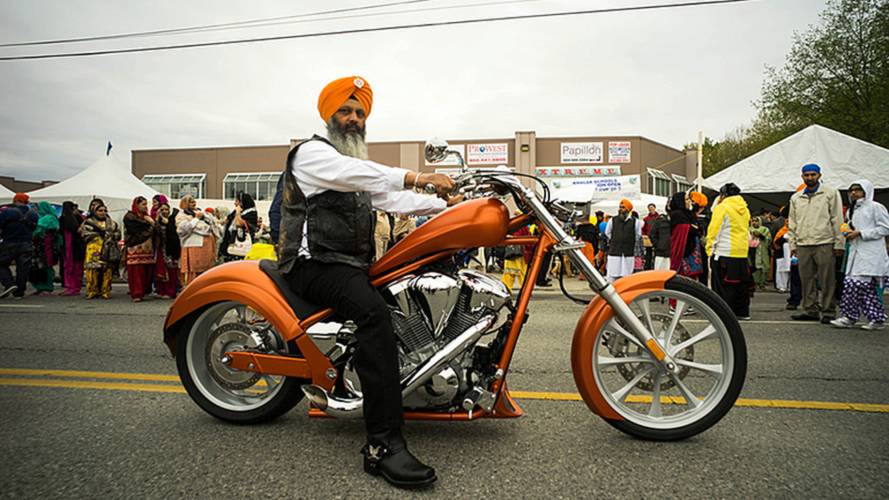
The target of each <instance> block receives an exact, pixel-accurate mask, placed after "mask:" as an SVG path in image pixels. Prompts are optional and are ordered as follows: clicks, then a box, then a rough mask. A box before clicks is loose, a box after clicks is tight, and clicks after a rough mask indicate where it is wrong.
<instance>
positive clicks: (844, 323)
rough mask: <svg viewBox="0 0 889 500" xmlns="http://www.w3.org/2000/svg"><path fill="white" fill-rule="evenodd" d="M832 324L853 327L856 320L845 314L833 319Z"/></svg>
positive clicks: (838, 326) (840, 326)
mask: <svg viewBox="0 0 889 500" xmlns="http://www.w3.org/2000/svg"><path fill="white" fill-rule="evenodd" d="M830 324H831V325H833V326H835V327H837V328H852V327H853V326H855V322H854V321H852V320H851V319H849V318H847V317H845V316H840V317H839V318H837V319H835V320H833V321H831V322H830Z"/></svg>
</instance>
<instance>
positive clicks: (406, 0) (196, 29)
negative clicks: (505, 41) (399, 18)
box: [0, 0, 433, 47]
mask: <svg viewBox="0 0 889 500" xmlns="http://www.w3.org/2000/svg"><path fill="white" fill-rule="evenodd" d="M431 1H433V0H402V1H398V2H389V3H381V4H374V5H364V6H361V7H350V8H343V9H333V10H325V11H319V12H307V13H303V14H295V15H290V16H279V17H266V18H259V19H248V20H244V21H234V22H228V23H218V24H203V25H198V26H185V27H180V28H166V29H159V30H149V31H136V32H131V33H117V34H114V35H97V36H87V37H80V38H61V39H56V40H39V41H31V42H11V43H0V47H26V46H34V45H56V44H62V43H76V42H94V41H99V40H116V39H121V38H138V37H145V36H157V35H170V34H180V33H200V32H203V31H216V30H218V29H232V28H240V27H250V25H253V24H258V25H260V26H262V24H263V23H269V22H274V21H284V20H287V19H300V18H306V17H317V16H325V15H328V14H340V13H343V12H356V11H361V10H371V9H381V8H384V7H393V6H396V5H407V4H416V3H427V2H431Z"/></svg>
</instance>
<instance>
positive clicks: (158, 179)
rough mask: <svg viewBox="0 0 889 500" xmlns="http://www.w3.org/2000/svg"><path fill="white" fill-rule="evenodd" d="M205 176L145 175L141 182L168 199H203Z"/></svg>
mask: <svg viewBox="0 0 889 500" xmlns="http://www.w3.org/2000/svg"><path fill="white" fill-rule="evenodd" d="M206 177H207V176H206V174H178V175H162V174H161V175H146V176H144V177H142V182H144V183H145V184H146V185H148V186H150V187H151V188H153V189H154V190H156V191H158V192H159V193H162V194H164V195H166V196H167V197H168V198H171V199H174V200H178V199H181V198H182V197H183V196H186V195H191V196H193V197H195V198H203V197H204V187H205V185H204V183H205V181H206Z"/></svg>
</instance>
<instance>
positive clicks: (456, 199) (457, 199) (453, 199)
mask: <svg viewBox="0 0 889 500" xmlns="http://www.w3.org/2000/svg"><path fill="white" fill-rule="evenodd" d="M446 200H447V202H448V206H449V207H453V206H454V205H456V204H457V203H460V202H462V201H463V195H462V194H458V195H457V196H449V197H448V198H446Z"/></svg>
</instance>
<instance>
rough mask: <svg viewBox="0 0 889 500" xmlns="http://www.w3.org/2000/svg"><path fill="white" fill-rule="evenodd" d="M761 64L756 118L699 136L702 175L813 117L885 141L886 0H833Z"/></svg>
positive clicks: (888, 86) (888, 99)
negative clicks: (770, 62)
mask: <svg viewBox="0 0 889 500" xmlns="http://www.w3.org/2000/svg"><path fill="white" fill-rule="evenodd" d="M820 17H821V22H820V24H819V25H817V26H812V27H810V28H809V30H808V31H806V32H805V33H802V34H795V35H794V40H793V46H792V47H791V49H790V53H789V54H788V56H787V60H786V62H785V64H784V66H783V67H782V68H780V69H776V68H771V67H767V68H766V74H765V80H764V82H763V86H762V91H761V97H760V99H759V101H757V102H756V103H755V104H756V107H757V110H758V113H757V116H756V118H755V119H754V120H753V123H752V124H751V125H750V126H749V127H739V128H738V129H736V130H734V131H732V132H730V133H729V134H726V136H725V138H723V139H722V140H720V141H713V140H711V139H709V138H708V139H707V140H705V141H704V176H708V175H712V174H714V173H716V172H718V171H719V170H722V169H723V168H725V167H727V166H730V165H732V164H733V163H735V162H737V161H740V160H742V159H744V158H746V157H747V156H750V155H751V154H753V153H755V152H757V151H759V150H761V149H763V148H765V147H768V146H770V145H772V144H774V143H776V142H778V141H780V140H781V139H784V138H785V137H787V136H789V135H791V134H793V133H796V132H797V131H799V130H801V129H803V128H805V127H807V126H809V125H812V124H815V123H817V124H819V125H823V126H825V127H829V128H832V129H834V130H837V131H839V132H842V133H844V134H848V135H851V136H854V137H858V138H860V139H863V140H865V141H868V142H873V143H875V144H878V145H880V146H884V147H889V0H832V1H830V2H828V4H827V8H826V9H825V11H824V12H823V13H822V14H821V16H820Z"/></svg>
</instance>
